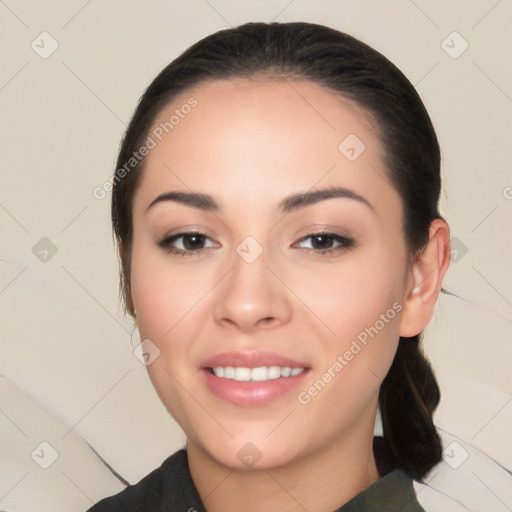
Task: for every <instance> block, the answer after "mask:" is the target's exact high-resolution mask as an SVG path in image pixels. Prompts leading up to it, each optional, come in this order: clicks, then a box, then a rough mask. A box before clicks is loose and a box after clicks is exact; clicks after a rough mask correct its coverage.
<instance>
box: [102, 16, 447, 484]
mask: <svg viewBox="0 0 512 512" xmlns="http://www.w3.org/2000/svg"><path fill="white" fill-rule="evenodd" d="M261 74H264V75H268V76H270V77H272V76H273V77H276V78H277V77H281V78H283V77H284V78H289V79H294V78H296V79H302V80H309V81H311V82H314V83H316V84H319V85H322V86H324V87H326V88H327V89H329V90H331V91H333V92H335V93H336V94H338V95H340V96H343V97H345V98H349V99H351V100H353V101H354V102H355V103H356V104H358V105H360V106H361V107H363V108H364V110H365V111H367V112H369V113H370V114H371V116H372V118H373V119H374V121H375V124H376V128H377V131H378V136H379V138H380V141H381V143H382V145H383V147H384V149H385V157H384V160H385V162H384V163H385V165H386V167H387V173H388V178H389V180H390V182H391V183H392V184H393V185H394V187H395V188H396V190H397V192H398V193H399V195H400V197H401V199H402V207H403V229H404V234H405V240H406V243H407V247H408V249H409V254H410V256H411V260H412V259H413V258H414V257H415V256H417V254H418V253H419V252H420V251H421V250H422V249H423V248H424V247H425V245H426V243H427V241H428V229H429V226H430V223H431V222H432V220H434V219H435V218H440V217H441V216H440V214H439V211H438V206H437V205H438V199H439V193H440V187H441V180H440V151H439V145H438V142H437V137H436V134H435V131H434V128H433V126H432V122H431V120H430V118H429V116H428V113H427V111H426V109H425V107H424V105H423V103H422V101H421V99H420V97H419V96H418V94H417V92H416V90H415V89H414V87H413V86H412V84H411V83H410V82H409V80H407V78H406V77H405V76H404V75H403V73H402V72H401V71H400V70H399V69H398V68H397V67H396V66H395V65H394V64H392V63H391V62H390V61H389V60H388V59H387V58H386V57H384V56H383V55H381V54H380V53H379V52H377V51H376V50H374V49H372V48H371V47H369V46H368V45H366V44H364V43H362V42H361V41H359V40H357V39H355V38H354V37H351V36H349V35H347V34H344V33H342V32H340V31H338V30H335V29H332V28H329V27H325V26H322V25H316V24H311V23H299V22H297V23H247V24H245V25H241V26H239V27H235V28H230V29H226V30H221V31H219V32H216V33H214V34H212V35H209V36H207V37H205V38H204V39H202V40H200V41H199V42H197V43H195V44H194V45H192V46H191V47H190V48H188V49H187V50H186V51H185V52H184V53H182V54H181V55H180V56H179V57H177V58H176V59H175V60H173V61H172V62H171V63H170V64H169V65H168V66H167V67H165V68H164V69H163V70H162V71H161V72H160V73H159V75H158V76H157V77H156V78H155V79H154V80H153V82H152V83H151V84H150V85H149V87H148V88H147V89H146V91H145V92H144V94H143V96H142V98H141V99H140V102H139V104H138V106H137V109H136V110H135V113H134V115H133V117H132V119H131V121H130V124H129V126H128V128H127V130H126V133H125V135H124V138H123V141H122V144H121V148H120V152H119V157H118V161H117V167H116V169H117V171H116V174H115V175H114V178H115V180H114V186H113V193H112V225H113V231H114V236H115V238H116V240H117V242H118V243H119V244H120V246H122V248H123V254H122V261H121V276H120V277H121V293H122V295H123V298H124V300H125V304H126V308H127V310H128V311H129V312H130V313H131V314H132V315H133V304H132V300H131V294H130V280H129V276H130V252H131V243H132V235H133V222H132V202H133V196H134V193H135V190H136V189H137V185H138V180H139V178H140V175H141V171H142V167H143V163H144V161H143V160H142V161H141V162H140V163H139V164H137V165H135V166H134V168H133V169H132V170H131V171H130V172H128V173H127V172H126V170H125V172H123V173H121V172H120V170H121V169H122V168H123V166H124V167H125V169H126V162H128V161H129V160H130V158H131V157H132V156H133V153H134V152H136V151H137V150H138V149H139V148H140V147H142V146H143V145H144V142H145V140H146V139H147V137H148V134H149V130H150V129H151V127H152V124H153V123H154V121H155V118H156V116H157V115H158V113H159V112H160V111H161V110H162V108H164V106H166V105H167V104H168V103H169V102H171V101H172V100H173V98H175V97H176V96H177V95H178V94H180V93H182V92H184V91H186V90H187V89H188V88H190V87H192V86H196V85H198V84H201V83H205V82H207V81H210V80H215V79H230V78H242V77H245V78H251V77H255V76H257V75H261ZM420 338H421V335H417V336H413V337H410V338H403V337H401V338H400V341H399V345H398V350H397V353H396V355H395V358H394V360H393V363H392V365H391V368H390V370H389V372H388V375H387V376H386V377H385V379H384V381H383V382H382V384H381V387H380V392H379V407H380V411H381V416H382V423H383V431H384V439H383V440H382V443H383V444H384V447H385V450H386V451H387V453H388V455H389V456H390V457H392V459H393V460H394V463H396V464H397V465H398V466H400V467H402V468H403V469H405V470H407V471H408V472H409V473H410V474H411V476H412V477H414V478H416V479H421V478H423V477H425V475H426V474H427V473H428V472H429V471H430V469H431V468H432V467H433V466H434V465H435V464H436V463H437V462H439V461H440V460H441V451H442V448H441V442H440V439H439V435H438V433H437V431H436V429H435V426H434V424H433V421H432V414H433V412H434V410H435V408H436V407H437V405H438V403H439V399H440V393H439V388H438V386H437V383H436V380H435V377H434V374H433V371H432V369H431V367H430V365H429V363H428V362H427V360H426V359H425V357H424V356H423V354H422V352H421V348H420V346H419V344H420ZM376 459H377V464H378V466H379V471H380V472H381V473H382V468H383V467H384V463H383V461H382V460H379V459H380V457H379V456H376Z"/></svg>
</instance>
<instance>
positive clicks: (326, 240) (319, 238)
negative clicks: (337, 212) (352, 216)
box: [298, 233, 354, 254]
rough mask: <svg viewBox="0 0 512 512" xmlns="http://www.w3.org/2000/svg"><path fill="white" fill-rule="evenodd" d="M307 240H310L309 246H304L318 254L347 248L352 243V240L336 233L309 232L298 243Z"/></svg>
mask: <svg viewBox="0 0 512 512" xmlns="http://www.w3.org/2000/svg"><path fill="white" fill-rule="evenodd" d="M307 240H311V242H309V245H310V247H304V248H305V249H307V250H310V251H313V252H316V253H319V254H326V253H332V252H335V251H340V250H343V249H348V248H350V247H352V246H353V245H354V242H353V240H350V239H349V238H346V237H344V236H341V235H338V234H336V233H311V234H310V235H307V236H305V237H304V238H301V240H299V242H298V244H302V243H304V242H306V241H307ZM335 244H338V245H335Z"/></svg>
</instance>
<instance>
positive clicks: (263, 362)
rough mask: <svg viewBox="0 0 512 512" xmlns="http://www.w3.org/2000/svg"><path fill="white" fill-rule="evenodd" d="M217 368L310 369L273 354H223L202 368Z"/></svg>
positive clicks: (207, 361)
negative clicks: (273, 367) (265, 367)
mask: <svg viewBox="0 0 512 512" xmlns="http://www.w3.org/2000/svg"><path fill="white" fill-rule="evenodd" d="M216 366H222V367H224V368H225V367H227V366H232V367H240V368H258V367H260V366H280V367H282V368H285V367H290V368H309V366H308V365H307V364H306V363H301V362H299V361H295V360H293V359H290V358H289V357H285V356H281V355H279V354H275V353H273V352H266V351H259V352H223V353H222V354H217V355H215V356H212V357H209V358H208V359H206V360H205V361H203V362H202V364H201V367H202V368H214V367H216Z"/></svg>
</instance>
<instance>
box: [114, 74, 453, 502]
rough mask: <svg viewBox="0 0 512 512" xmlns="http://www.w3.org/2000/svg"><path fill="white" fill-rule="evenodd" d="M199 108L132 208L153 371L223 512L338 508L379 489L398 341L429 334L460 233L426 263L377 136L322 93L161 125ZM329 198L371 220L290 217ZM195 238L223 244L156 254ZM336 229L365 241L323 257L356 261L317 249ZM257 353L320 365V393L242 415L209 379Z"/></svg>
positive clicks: (346, 105) (272, 96) (311, 214)
mask: <svg viewBox="0 0 512 512" xmlns="http://www.w3.org/2000/svg"><path fill="white" fill-rule="evenodd" d="M191 96H193V97H194V98H195V99H196V100H197V106H196V107H195V108H194V109H193V110H191V112H190V113H189V114H188V115H187V116H184V117H183V119H180V122H179V124H177V125H176V126H175V127H174V128H173V129H172V131H170V132H169V134H168V135H166V136H165V137H163V138H162V141H160V142H159V143H158V144H157V146H156V147H155V148H154V149H152V150H151V152H150V154H149V155H148V157H147V159H146V162H145V167H144V171H143V175H142V177H141V181H140V185H139V188H138V189H137V191H136V194H135V197H134V203H133V221H134V238H133V245H132V248H131V250H132V252H131V258H132V259H131V276H130V281H131V282H130V288H131V296H132V300H133V304H134V307H135V311H136V315H137V322H138V326H139V330H140V334H141V339H150V340H151V341H152V342H153V343H154V344H155V345H156V346H157V347H158V348H159V350H160V355H159V357H158V358H156V359H155V361H154V362H153V363H152V364H151V365H149V366H148V373H149V376H150V378H151V381H152V383H153V385H154V387H155V389H156V391H157V393H158V395H159V397H160V398H161V400H162V402H163V403H164V405H165V406H166V408H167V409H168V411H169V413H170V414H171V415H172V416H173V418H174V419H175V420H176V421H177V422H178V423H179V424H180V426H181V427H182V428H183V430H184V432H185V434H186V436H187V440H188V445H187V447H188V454H189V464H190V468H191V473H192V477H193V479H194V482H195V484H196V487H197V488H198V490H199V493H200V496H201V498H202V499H203V502H204V503H205V506H206V507H207V509H208V510H209V511H224V512H226V511H228V512H229V511H232V510H233V511H235V510H246V511H259V510H282V511H296V510H297V511H298V510H304V509H306V510H308V511H310V512H313V511H326V510H334V509H335V508H337V507H339V506H341V505H342V504H344V503H346V502H347V501H348V500H349V499H350V498H352V497H353V496H355V495H356V494H357V493H359V492H360V491H362V490H363V489H365V488H366V487H368V485H370V484H371V483H373V482H374V481H375V480H377V479H378V474H377V471H376V467H375V461H374V458H373V452H372V438H373V429H374V423H375V414H376V408H377V398H378V391H379V386H380V383H381V381H382V379H383V378H384V377H385V375H386V373H387V371H388V369H389V367H390V365H391V362H392V360H393V357H394V354H395V351H396V348H397V344H398V339H399V336H400V335H402V336H412V335H415V334H417V333H419V332H420V331H422V330H423V328H424V327H425V326H426V325H427V323H428V322H429V320H430V318H431V316H432V313H433V308H434V305H435V302H436V300H437V296H438V293H439V290H440V287H441V282H442V278H443V276H444V274H445V272H446V270H447V267H448V263H449V256H448V255H449V228H448V226H447V224H446V223H445V222H444V221H443V220H440V219H437V220H435V221H434V222H433V223H432V225H431V228H430V242H429V244H428V246H427V248H426V249H425V250H424V251H423V253H422V254H421V256H420V257H419V258H418V259H417V260H415V261H411V258H410V255H409V254H408V252H407V248H406V243H405V239H404V232H403V227H402V204H401V200H400V197H399V195H398V193H397V192H396V190H395V189H394V188H393V187H392V185H391V184H390V183H389V181H388V180H387V178H386V170H385V168H384V165H383V162H382V154H383V153H382V148H381V145H380V142H379V140H378V137H377V135H376V131H375V128H374V124H373V122H372V120H371V118H370V116H368V115H366V114H365V113H364V112H363V111H362V110H361V109H360V108H359V107H357V106H356V105H355V104H354V103H351V102H350V101H349V100H346V99H342V98H340V97H338V96H336V95H334V94H333V93H331V92H329V91H327V90H326V89H324V88H322V87H321V86H319V85H316V84H313V83H310V82H307V81H293V82H291V81H284V80H272V79H268V78H267V79H259V80H243V79H237V80H230V81H227V80H222V81H215V82H213V83H210V84H209V85H208V86H207V87H206V86H205V84H202V85H201V87H196V88H194V89H191V90H189V91H186V92H185V93H183V94H182V95H181V96H180V97H178V98H176V99H175V100H174V101H173V102H172V104H170V105H168V106H167V107H166V108H165V109H164V110H163V111H162V112H161V115H160V116H159V118H158V119H157V120H156V122H155V126H157V125H158V124H159V123H160V122H163V121H165V120H167V119H169V117H170V116H171V115H172V114H173V112H174V111H175V109H176V108H180V106H181V105H183V104H184V103H185V102H186V101H187V99H188V98H190V97H191ZM350 134H355V135H356V136H357V137H358V138H359V139H360V140H361V141H362V142H363V143H364V145H365V150H364V151H363V152H362V153H361V154H360V156H359V157H358V158H357V159H355V160H354V161H349V159H347V158H346V156H345V155H344V154H342V153H341V152H340V150H339V149H338V146H339V144H340V143H341V142H342V141H343V140H344V139H345V138H346V137H347V136H348V135H350ZM330 186H339V187H344V188H347V189H350V190H352V191H354V192H356V193H357V194H359V195H360V196H363V197H364V198H365V199H366V200H367V201H368V202H369V203H370V204H371V206H372V208H370V207H368V206H366V205H364V204H363V203H361V202H358V201H356V200H353V199H347V198H331V199H328V200H324V201H322V202H319V203H316V204H313V205H309V206H306V207H304V208H301V209H299V210H297V211H294V212H290V213H287V214H286V215H283V214H282V213H281V212H280V211H279V209H278V207H277V205H278V203H279V202H280V201H281V200H282V199H283V198H284V197H285V196H288V195H290V194H294V193H298V192H306V191H310V190H311V189H314V190H316V189H320V188H324V187H330ZM172 190H179V191H186V192H190V191H194V192H201V193H205V194H210V195H212V196H214V197H215V198H216V199H217V200H218V201H219V202H220V204H221V207H222V208H221V210H220V211H218V212H215V213H212V212H209V211H201V210H199V209H196V208H192V207H190V206H186V205H183V204H178V203H175V202H171V201H164V202H159V203H157V204H155V205H154V206H153V207H151V208H150V209H149V210H147V209H148V206H149V205H150V203H151V202H152V201H153V200H154V199H155V198H156V197H157V196H158V195H160V194H163V193H165V192H168V191H172ZM191 230H198V231H201V232H202V233H204V234H205V235H206V236H207V238H206V239H205V241H204V243H203V245H200V244H199V245H196V246H193V245H192V246H191V245H190V243H189V244H188V245H187V246H184V245H183V243H185V240H184V239H183V238H181V239H178V240H176V241H175V242H174V244H173V247H174V248H176V249H184V248H190V247H192V248H194V247H197V248H201V247H204V249H203V250H202V251H201V252H199V253H198V254H195V255H192V256H181V255H176V254H172V253H170V252H169V251H168V250H167V249H165V248H162V247H159V246H158V245H157V243H158V242H159V241H160V240H161V239H163V238H164V237H165V236H166V235H170V234H175V233H179V232H182V231H191ZM324 230H325V231H327V232H329V233H335V234H339V235H342V236H345V237H347V238H349V239H351V240H352V241H353V245H352V246H351V247H345V248H344V247H341V246H340V244H339V243H338V242H337V241H336V240H334V239H328V240H327V242H324V244H326V245H324V246H323V247H325V248H336V247H338V248H339V247H341V250H338V251H335V252H332V253H327V254H321V253H320V250H319V249H318V245H316V246H315V245H313V244H314V240H312V239H311V238H305V237H306V236H307V235H311V234H314V233H316V232H318V231H324ZM247 236H251V237H253V238H254V239H255V240H256V241H257V243H258V244H259V245H260V246H261V248H262V249H263V252H262V254H261V255H260V256H259V257H258V258H257V259H256V260H255V261H253V262H252V263H247V262H246V261H244V259H243V258H242V257H240V255H239V254H238V253H237V252H236V248H237V246H239V244H240V243H241V242H242V241H243V240H244V239H245V238H246V237H247ZM188 242H190V239H189V240H188ZM196 243H197V242H196ZM315 247H317V249H316V252H315ZM321 248H322V246H320V249H321ZM121 250H123V249H122V247H121ZM415 287H418V288H417V293H415V294H412V293H411V292H412V290H413V289H414V288H415ZM393 304H395V305H396V304H399V306H400V307H399V309H400V311H399V312H397V314H396V315H395V316H394V318H393V319H390V320H389V321H388V322H386V323H385V326H384V327H383V328H382V329H380V330H379V332H378V334H377V335H376V336H374V337H373V338H370V339H369V341H368V343H367V345H366V346H364V347H363V348H362V350H361V351H360V352H359V353H358V354H357V355H355V356H354V357H353V359H352V360H351V361H349V362H348V364H347V365H346V366H344V367H343V369H342V371H340V372H338V373H336V374H335V375H336V376H335V377H334V378H332V379H331V380H330V382H329V383H328V384H327V385H326V386H325V387H324V388H323V389H322V391H321V392H319V393H318V394H317V395H316V396H314V397H312V398H311V400H310V401H309V403H307V404H302V403H300V402H299V400H298V398H297V395H298V393H299V392H301V391H304V390H307V389H308V388H309V387H311V386H312V385H313V384H314V382H315V381H317V380H318V379H319V378H320V377H321V376H322V374H323V373H324V372H326V371H327V369H328V368H329V367H332V366H333V363H335V361H336V360H337V358H338V356H339V355H343V354H344V353H345V352H346V351H347V350H349V348H350V346H351V343H352V342H353V340H355V339H356V338H357V336H358V334H360V333H361V332H362V331H364V329H365V328H367V327H370V326H373V325H375V323H376V321H377V320H379V318H381V317H380V315H382V314H386V311H387V310H389V309H390V308H392V305H393ZM258 350H268V351H272V352H276V353H278V354H280V355H283V356H287V357H290V358H293V359H295V360H298V361H301V362H306V363H307V364H308V366H309V367H311V370H310V371H309V373H308V375H307V376H306V377H305V380H304V382H303V385H301V386H300V388H298V389H296V390H294V391H292V392H291V393H287V394H286V395H284V396H283V397H280V398H279V399H277V400H275V401H273V402H271V403H269V404H267V405H264V406H259V407H240V406H236V405H233V404H231V403H229V402H226V401H224V400H222V399H220V398H218V397H217V396H216V395H214V394H212V393H211V392H210V391H209V389H208V388H207V387H206V386H205V384H204V382H203V380H202V379H201V378H200V370H199V369H200V367H201V363H202V362H203V361H204V360H205V359H207V358H208V357H211V356H213V355H215V354H219V353H221V352H226V351H249V352H252V351H258ZM248 442H251V443H252V444H254V445H255V446H256V447H257V449H258V450H259V452H260V453H261V459H260V460H259V461H258V462H257V463H256V464H255V465H254V466H253V467H251V468H248V467H246V466H245V465H244V463H243V462H242V461H241V460H240V459H239V458H238V456H237V453H238V452H239V450H240V449H241V448H242V447H243V446H244V445H246V443H248Z"/></svg>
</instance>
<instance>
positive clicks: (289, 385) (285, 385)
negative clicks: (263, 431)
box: [200, 352, 312, 407]
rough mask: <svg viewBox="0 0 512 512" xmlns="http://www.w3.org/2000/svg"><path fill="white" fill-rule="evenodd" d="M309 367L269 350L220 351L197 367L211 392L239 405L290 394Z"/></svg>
mask: <svg viewBox="0 0 512 512" xmlns="http://www.w3.org/2000/svg"><path fill="white" fill-rule="evenodd" d="M311 369H312V368H311V366H310V365H308V364H306V363H303V362H298V361H294V360H292V359H289V358H287V357H284V356H280V355H277V354H274V353H271V352H230V353H223V354H219V355H217V356H214V357H212V358H210V359H208V360H207V361H205V362H204V363H203V365H202V366H201V368H200V370H201V375H202V378H203V381H204V383H205V385H206V387H207V389H208V390H209V391H210V392H211V393H213V394H214V395H215V396H216V397H218V398H221V399H222V400H223V401H227V402H229V403H231V404H234V405H237V406H240V407H258V406H263V405H266V404H269V403H271V402H273V401H275V400H277V399H278V398H282V397H286V396H287V395H290V394H291V393H292V391H293V390H294V389H296V388H298V387H299V386H300V384H301V383H302V382H303V381H304V379H305V377H306V375H308V374H309V372H310V371H311ZM294 399H295V397H294Z"/></svg>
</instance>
